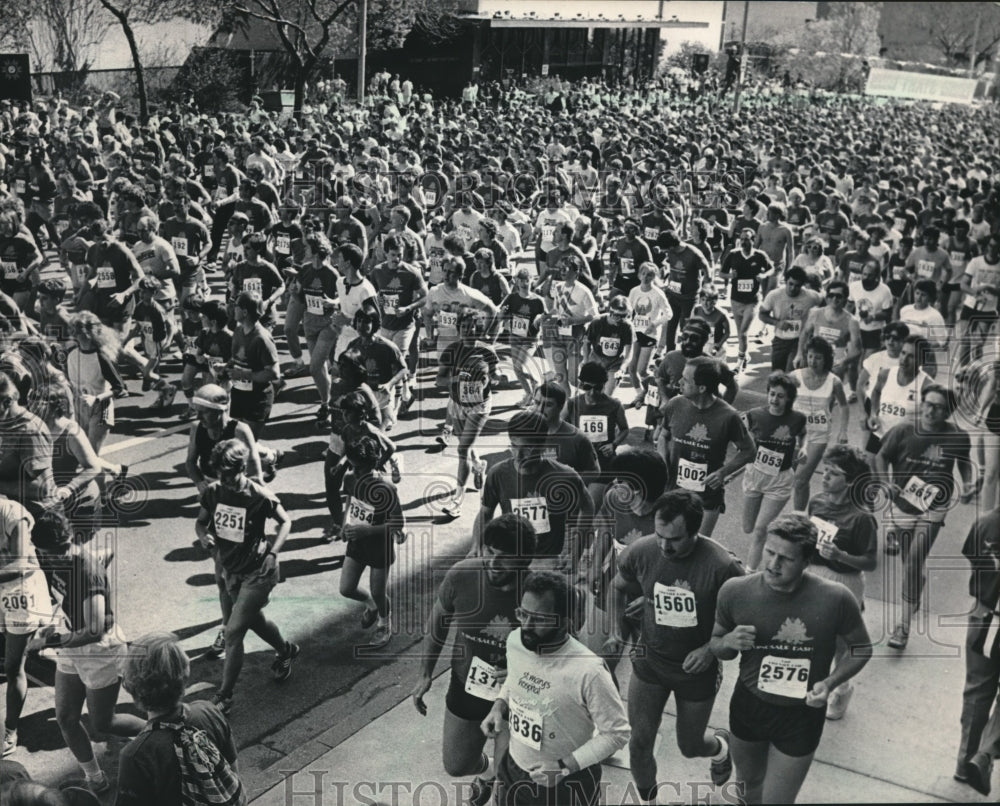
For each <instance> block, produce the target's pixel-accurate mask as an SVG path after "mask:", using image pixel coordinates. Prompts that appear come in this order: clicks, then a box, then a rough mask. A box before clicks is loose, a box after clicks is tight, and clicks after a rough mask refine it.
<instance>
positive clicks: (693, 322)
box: [656, 316, 740, 407]
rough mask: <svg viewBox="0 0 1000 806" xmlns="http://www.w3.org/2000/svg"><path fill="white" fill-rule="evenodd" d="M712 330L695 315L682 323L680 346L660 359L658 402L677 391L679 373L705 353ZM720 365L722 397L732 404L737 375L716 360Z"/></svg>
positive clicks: (665, 400)
mask: <svg viewBox="0 0 1000 806" xmlns="http://www.w3.org/2000/svg"><path fill="white" fill-rule="evenodd" d="M711 333H712V329H711V327H709V324H708V322H706V321H705V320H704V319H702V318H701V317H698V316H693V317H691V318H690V319H688V321H687V322H685V323H684V330H683V331H681V337H680V343H681V346H680V349H678V350H671V351H670V352H669V353H667V354H666V355H665V356H663V360H662V361H660V364H659V366H658V367H657V368H656V383H657V385H658V386H659V388H660V401H661V403H660V405H661V407H662V406H663V405H665V404H666V402H667V401H668V400H670V398H672V397H675V396H676V395H677V393H678V391H679V386H680V382H681V374H682V373H683V372H684V367H685V365H686V364H687V363H688V362H689V361H690V360H691V359H693V358H698V357H699V356H703V355H705V347H706V346H707V345H708V340H709V337H710V336H711ZM715 360H716V361H717V362H718V364H719V375H720V377H721V379H722V380H721V383H722V385H723V386H724V387H725V389H726V392H725V395H724V396H723V399H724V400H725V401H726V402H727V403H732V402H733V401H734V400H735V399H736V395H737V393H738V392H739V390H740V387H739V384H737V383H736V376H735V375H734V374H733V371H732V370H731V369H730V368H729V367H728V366H726V364H725V363H724V362H723V361H722V360H720V359H718V358H717V359H715Z"/></svg>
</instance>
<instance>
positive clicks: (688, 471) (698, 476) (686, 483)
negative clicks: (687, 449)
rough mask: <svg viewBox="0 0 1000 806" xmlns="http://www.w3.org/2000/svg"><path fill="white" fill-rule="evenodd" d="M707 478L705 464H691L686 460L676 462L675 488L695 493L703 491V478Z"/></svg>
mask: <svg viewBox="0 0 1000 806" xmlns="http://www.w3.org/2000/svg"><path fill="white" fill-rule="evenodd" d="M707 476H708V464H707V463H706V462H691V461H689V460H687V459H678V460H677V486H678V487H681V488H683V489H685V490H691V491H693V492H696V493H700V492H704V491H705V478H706V477H707Z"/></svg>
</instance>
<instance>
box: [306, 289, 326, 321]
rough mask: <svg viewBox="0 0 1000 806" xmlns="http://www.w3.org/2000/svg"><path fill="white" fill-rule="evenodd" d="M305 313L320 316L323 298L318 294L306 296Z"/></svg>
mask: <svg viewBox="0 0 1000 806" xmlns="http://www.w3.org/2000/svg"><path fill="white" fill-rule="evenodd" d="M306 312H307V313H312V314H315V315H316V316H322V315H323V297H321V296H320V295H319V294H306Z"/></svg>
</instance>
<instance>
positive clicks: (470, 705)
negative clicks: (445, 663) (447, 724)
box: [444, 668, 493, 722]
mask: <svg viewBox="0 0 1000 806" xmlns="http://www.w3.org/2000/svg"><path fill="white" fill-rule="evenodd" d="M444 704H445V707H446V708H447V709H448V711H449V712H450V713H451V714H452V716H457V717H458V718H459V719H464V720H466V721H468V722H473V721H474V722H482V721H483V720H484V719H486V717H487V716H488V715H489V713H490V709H491V708H492V707H493V700H482V699H480V698H479V697H474V696H473V695H472V694H469V693H468V692H467V691H466V690H465V681H464V680H463V679H462V678H460V677H459V676H458V673H457V672H456V671H455V669H454V668H452V670H451V679H450V680H449V682H448V693H447V694H446V695H445V698H444Z"/></svg>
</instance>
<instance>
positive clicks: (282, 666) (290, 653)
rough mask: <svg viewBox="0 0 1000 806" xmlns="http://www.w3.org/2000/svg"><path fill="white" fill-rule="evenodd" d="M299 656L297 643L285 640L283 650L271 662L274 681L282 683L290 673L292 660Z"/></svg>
mask: <svg viewBox="0 0 1000 806" xmlns="http://www.w3.org/2000/svg"><path fill="white" fill-rule="evenodd" d="M298 656H299V645H298V644H296V643H294V642H293V641H285V651H284V652H283V653H281V654H280V655H278V656H277V657H276V658H275V659H274V663H272V664H271V671H272V672H273V673H274V681H275V682H276V683H283V682H284V681H285V680H287V679H288V678H289V677H290V676H291V674H292V661H293V660H295V659H296V658H297V657H298Z"/></svg>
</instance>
